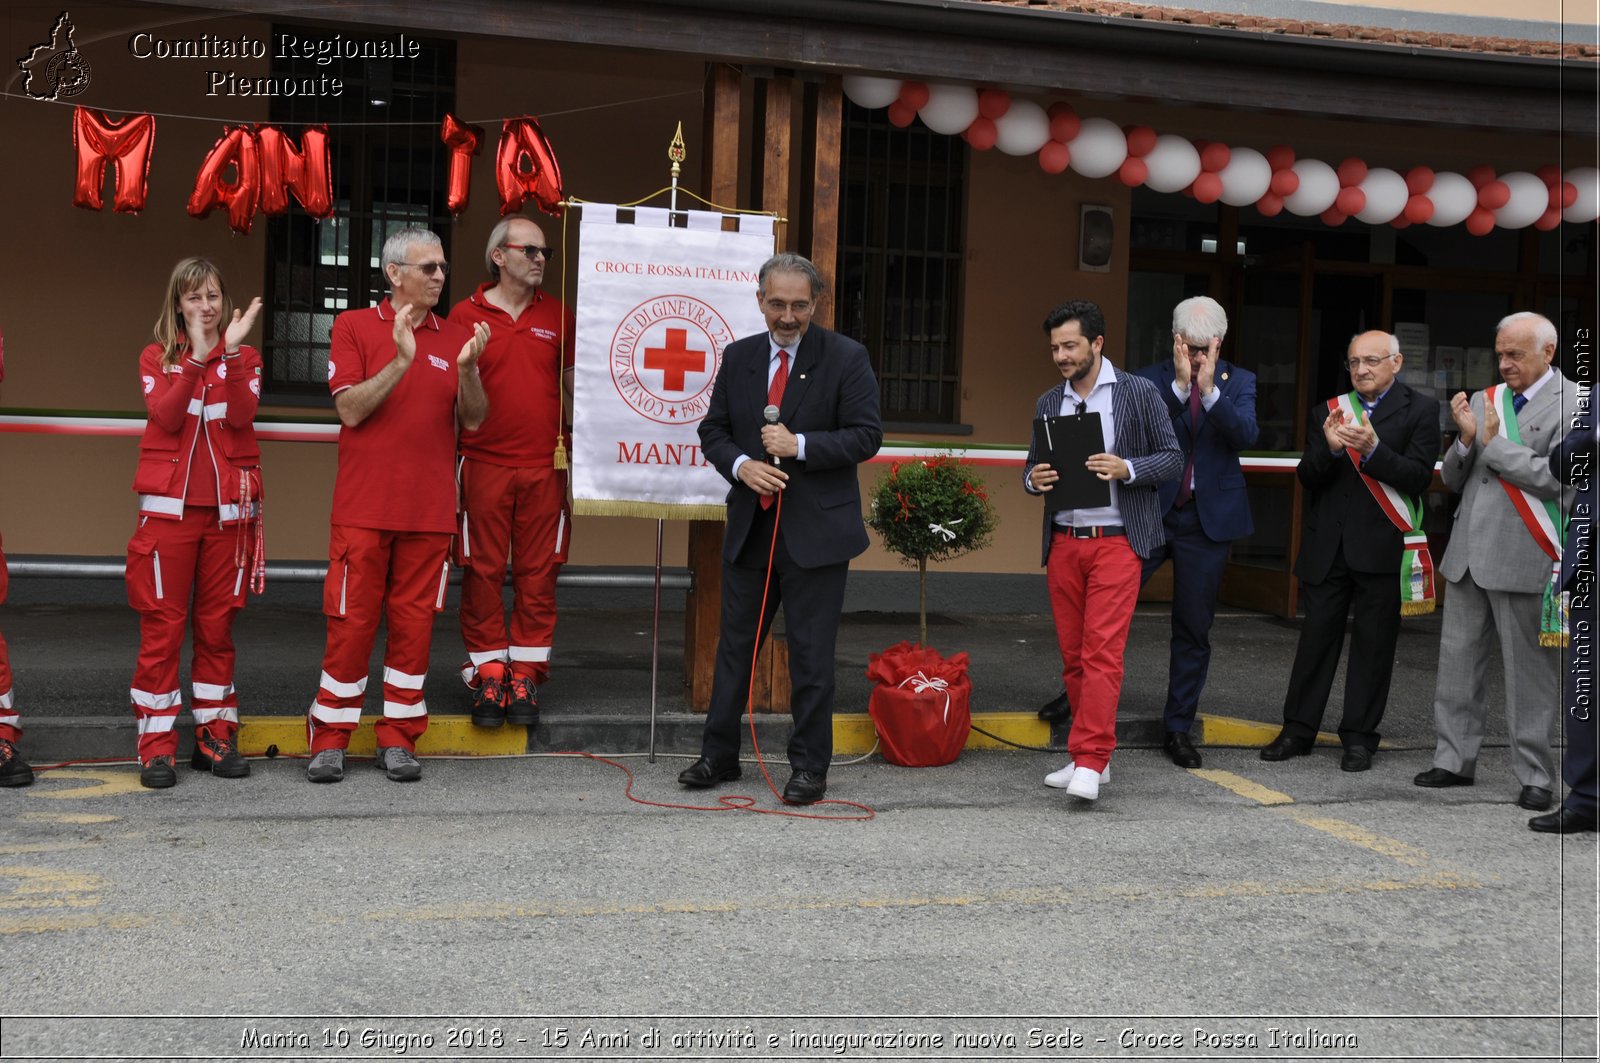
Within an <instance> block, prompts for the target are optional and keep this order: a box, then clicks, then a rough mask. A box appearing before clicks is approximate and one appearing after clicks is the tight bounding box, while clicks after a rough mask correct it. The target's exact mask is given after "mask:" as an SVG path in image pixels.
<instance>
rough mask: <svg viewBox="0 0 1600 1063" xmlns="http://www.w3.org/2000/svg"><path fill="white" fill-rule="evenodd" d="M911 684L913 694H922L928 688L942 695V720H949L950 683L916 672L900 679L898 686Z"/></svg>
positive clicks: (946, 721)
mask: <svg viewBox="0 0 1600 1063" xmlns="http://www.w3.org/2000/svg"><path fill="white" fill-rule="evenodd" d="M907 683H910V684H911V692H912V693H913V694H922V693H925V692H926V691H929V690H936V691H938V692H939V693H941V694H943V695H944V722H945V723H947V724H948V723H949V722H950V689H949V688H950V684H949V683H948V682H946V681H945V680H943V679H929V678H928V677H927V676H926V675H923V674H922V673H921V672H918V673H917V674H916V675H912V676H907V677H906V678H905V679H902V680H901V681H900V686H905V685H906V684H907Z"/></svg>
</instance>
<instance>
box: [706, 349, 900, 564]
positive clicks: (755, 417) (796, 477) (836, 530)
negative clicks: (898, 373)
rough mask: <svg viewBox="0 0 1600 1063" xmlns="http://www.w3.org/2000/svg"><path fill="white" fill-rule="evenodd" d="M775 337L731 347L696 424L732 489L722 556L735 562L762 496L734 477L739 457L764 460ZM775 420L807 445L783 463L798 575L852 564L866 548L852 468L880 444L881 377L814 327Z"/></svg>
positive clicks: (787, 540) (789, 537) (786, 517)
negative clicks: (803, 570) (800, 457)
mask: <svg viewBox="0 0 1600 1063" xmlns="http://www.w3.org/2000/svg"><path fill="white" fill-rule="evenodd" d="M771 355H772V339H771V337H770V336H769V335H768V334H767V333H765V332H762V333H759V334H757V335H755V336H746V337H745V338H744V339H740V340H735V341H734V342H733V343H730V344H728V346H727V347H726V348H724V350H723V352H722V367H721V368H720V369H719V370H717V381H716V384H715V385H713V387H712V390H711V404H710V407H709V408H708V409H707V411H706V416H705V419H704V420H702V421H701V422H700V447H701V450H702V451H703V452H704V453H705V456H706V460H708V461H710V462H711V464H713V465H714V466H716V468H717V471H718V472H720V473H721V474H722V475H723V477H724V478H726V479H727V480H728V482H729V483H731V484H732V485H733V487H732V488H731V489H730V490H729V491H728V526H727V534H726V537H725V538H724V540H723V544H722V553H723V557H724V558H726V559H727V560H728V561H733V560H734V559H735V558H736V557H738V556H739V551H740V549H742V548H743V546H744V542H745V539H746V538H747V537H748V535H749V533H750V526H751V524H752V523H753V522H754V520H755V516H756V513H757V509H758V506H759V501H758V500H759V498H760V496H759V495H757V494H756V493H755V492H754V491H752V490H750V488H748V487H746V486H745V485H744V484H742V483H740V482H739V481H738V480H737V479H735V477H734V475H733V463H734V461H735V460H736V459H737V458H738V457H739V456H740V455H746V456H748V457H750V458H751V459H752V460H755V461H765V460H767V458H766V453H765V451H764V450H763V449H762V447H761V429H762V427H763V426H764V425H765V424H766V422H765V420H763V418H762V410H763V409H765V407H766V405H767V365H768V363H769V361H770V360H771ZM779 411H780V412H779V415H778V420H779V422H780V423H782V424H783V425H785V426H786V427H787V428H788V429H789V431H791V432H794V433H795V434H796V435H803V436H805V437H806V460H805V461H799V460H796V459H790V458H786V459H784V461H783V465H782V468H783V471H784V472H786V473H788V474H789V483H788V485H787V486H786V487H785V488H784V490H783V517H782V523H783V540H784V545H785V547H786V548H787V549H788V551H789V555H790V556H791V557H792V558H794V561H795V564H797V565H799V566H800V567H801V568H818V567H820V566H823V565H836V564H840V563H842V562H846V561H849V560H850V559H851V558H852V557H855V556H856V555H858V554H860V553H861V552H862V551H863V550H865V549H866V548H867V529H866V524H865V522H864V521H863V520H862V518H861V487H860V484H859V483H858V482H857V479H856V466H857V465H859V464H861V463H862V462H864V461H866V460H867V459H868V458H871V457H872V456H873V455H874V454H876V453H877V452H878V448H879V447H880V446H881V445H882V444H883V426H882V423H881V421H880V420H879V417H878V379H877V377H876V376H874V375H873V372H872V365H871V363H870V362H869V361H868V359H867V349H866V348H865V347H863V346H861V344H859V343H857V342H856V341H855V340H852V339H850V338H848V337H846V336H841V335H839V334H838V333H837V332H832V331H829V330H828V329H825V328H821V327H819V326H817V325H812V326H811V327H810V328H808V329H806V331H805V335H804V336H802V337H801V338H800V346H799V349H798V350H797V351H795V356H794V364H793V365H791V366H790V367H789V382H788V384H787V385H786V386H785V388H784V393H783V402H782V404H781V406H780V407H779Z"/></svg>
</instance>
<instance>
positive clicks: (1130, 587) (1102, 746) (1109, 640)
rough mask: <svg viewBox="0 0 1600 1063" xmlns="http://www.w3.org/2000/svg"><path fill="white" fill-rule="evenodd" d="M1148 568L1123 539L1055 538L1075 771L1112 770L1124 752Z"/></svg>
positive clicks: (1051, 574) (1052, 574)
mask: <svg viewBox="0 0 1600 1063" xmlns="http://www.w3.org/2000/svg"><path fill="white" fill-rule="evenodd" d="M1141 567H1142V565H1141V562H1140V561H1139V555H1138V554H1136V553H1134V552H1133V547H1131V546H1129V545H1128V540H1127V539H1126V538H1124V537H1122V536H1111V537H1108V538H1104V539H1074V538H1072V537H1071V536H1067V535H1061V534H1059V533H1057V534H1053V535H1052V536H1051V538H1050V561H1049V564H1048V565H1047V566H1046V573H1047V580H1048V582H1049V585H1050V611H1051V612H1052V613H1054V614H1055V619H1056V640H1057V641H1058V642H1059V643H1060V644H1061V682H1062V685H1063V686H1065V687H1066V690H1067V703H1068V704H1070V705H1071V706H1072V730H1071V732H1069V734H1068V736H1067V750H1068V752H1070V753H1071V754H1072V760H1073V762H1074V763H1076V764H1079V765H1081V766H1082V767H1085V768H1093V769H1094V770H1095V771H1104V770H1105V769H1106V764H1107V763H1109V762H1110V760H1111V751H1112V750H1113V749H1115V748H1116V745H1117V700H1118V699H1119V698H1120V697H1121V696H1122V651H1123V649H1124V647H1126V646H1127V643H1128V625H1129V624H1130V623H1132V621H1133V605H1134V602H1135V601H1136V600H1137V599H1138V597H1139V571H1140V568H1141Z"/></svg>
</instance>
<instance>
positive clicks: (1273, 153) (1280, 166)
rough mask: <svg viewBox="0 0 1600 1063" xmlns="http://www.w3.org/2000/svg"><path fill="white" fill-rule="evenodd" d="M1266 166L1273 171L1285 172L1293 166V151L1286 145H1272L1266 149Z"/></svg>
mask: <svg viewBox="0 0 1600 1063" xmlns="http://www.w3.org/2000/svg"><path fill="white" fill-rule="evenodd" d="M1267 165H1269V166H1271V167H1272V168H1273V169H1274V170H1287V169H1288V168H1289V167H1291V166H1293V165H1294V149H1293V148H1291V147H1290V146H1289V145H1287V144H1274V145H1272V147H1270V148H1268V149H1267Z"/></svg>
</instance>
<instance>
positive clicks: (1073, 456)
mask: <svg viewBox="0 0 1600 1063" xmlns="http://www.w3.org/2000/svg"><path fill="white" fill-rule="evenodd" d="M1105 449H1106V443H1105V435H1104V434H1103V431H1102V429H1101V427H1100V415H1099V414H1098V413H1095V412H1093V411H1090V412H1087V413H1078V414H1073V415H1072V416H1070V417H1040V418H1039V419H1037V420H1035V421H1034V422H1033V455H1034V457H1035V458H1036V459H1037V460H1038V461H1041V462H1047V463H1049V465H1050V467H1051V468H1052V469H1054V470H1055V471H1056V473H1057V474H1059V475H1060V477H1061V479H1059V480H1057V481H1056V483H1055V486H1054V487H1052V488H1051V489H1050V490H1048V491H1046V492H1044V509H1045V512H1046V513H1056V512H1059V511H1061V510H1063V509H1099V508H1101V507H1103V506H1109V505H1110V504H1111V482H1110V481H1109V480H1102V479H1100V477H1098V476H1096V475H1095V474H1094V473H1092V472H1090V471H1089V470H1088V469H1086V468H1084V465H1083V463H1084V462H1085V461H1087V460H1088V459H1089V455H1091V454H1100V453H1103V452H1104V451H1105Z"/></svg>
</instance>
